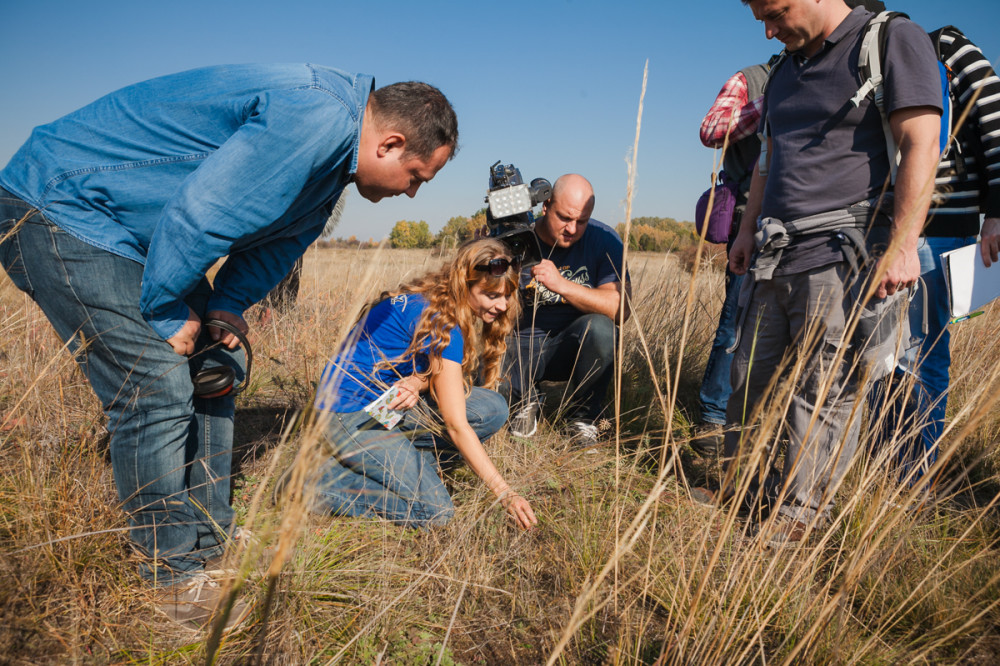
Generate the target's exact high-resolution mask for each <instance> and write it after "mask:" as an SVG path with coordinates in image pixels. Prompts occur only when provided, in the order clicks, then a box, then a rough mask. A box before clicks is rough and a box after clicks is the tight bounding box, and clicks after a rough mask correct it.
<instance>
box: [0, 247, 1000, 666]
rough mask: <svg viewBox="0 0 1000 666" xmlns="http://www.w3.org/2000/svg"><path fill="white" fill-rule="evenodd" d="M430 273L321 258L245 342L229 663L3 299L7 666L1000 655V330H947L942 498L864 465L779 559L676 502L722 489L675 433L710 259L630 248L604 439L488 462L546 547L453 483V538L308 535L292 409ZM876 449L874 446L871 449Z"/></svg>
mask: <svg viewBox="0 0 1000 666" xmlns="http://www.w3.org/2000/svg"><path fill="white" fill-rule="evenodd" d="M439 261H440V259H439V258H437V257H435V256H434V255H433V254H432V253H431V252H429V251H416V250H414V251H403V250H393V251H377V250H364V251H348V250H323V251H319V250H312V251H310V253H309V254H308V255H307V257H306V262H305V267H304V271H303V280H302V292H301V294H300V299H299V305H298V306H297V307H296V308H295V309H294V310H293V311H292V312H290V313H289V314H287V315H284V316H281V317H275V318H271V319H270V320H269V321H267V323H266V324H265V325H260V326H255V327H254V332H253V336H252V341H253V344H254V350H255V354H256V362H255V373H254V377H253V379H252V384H251V386H250V388H249V389H248V390H247V391H246V392H245V393H244V394H243V395H242V396H241V397H240V398H239V400H238V402H237V424H236V442H235V443H236V448H237V455H236V456H235V468H234V470H233V473H234V477H233V493H234V503H235V505H236V506H237V508H238V514H239V520H240V521H241V522H242V523H243V524H244V525H245V526H247V527H250V528H251V529H252V530H253V531H254V533H255V535H256V536H257V537H258V539H257V541H259V543H254V544H253V545H251V547H250V548H249V549H245V550H238V549H237V550H235V551H234V553H233V558H234V560H239V561H241V562H242V563H243V567H242V570H243V572H244V574H245V575H244V577H243V582H242V589H241V591H240V593H241V594H243V595H244V596H245V598H248V599H252V600H254V601H255V602H256V608H255V611H254V614H253V618H252V621H251V622H250V623H249V625H248V626H247V627H246V629H245V630H243V631H241V632H239V633H236V634H233V635H230V636H228V637H225V638H224V639H223V640H221V642H218V641H216V640H215V637H213V636H209V635H204V636H190V635H184V634H180V633H178V632H177V631H175V630H172V629H171V628H170V627H169V626H167V623H166V622H165V621H164V620H163V619H162V618H159V617H157V615H156V614H155V612H154V610H153V606H152V604H151V602H150V594H149V591H148V590H147V589H146V588H145V587H144V586H143V585H142V584H141V581H140V579H139V577H138V574H137V566H136V559H135V555H134V554H133V553H132V551H131V549H130V547H129V543H128V539H127V537H126V534H125V532H124V527H125V518H124V515H123V514H122V512H121V511H120V510H119V509H118V508H117V498H116V495H115V492H114V486H113V481H112V477H111V469H110V464H109V461H108V453H107V432H106V431H105V429H104V424H103V419H102V415H101V412H100V407H99V405H98V403H97V401H96V398H94V396H93V395H92V393H91V392H90V391H89V389H88V387H87V386H86V382H85V380H84V379H83V376H82V374H81V373H80V372H79V370H77V368H76V366H75V364H74V363H73V360H72V358H71V357H70V355H69V354H68V353H67V352H66V351H65V350H63V349H62V348H61V344H60V342H59V341H58V339H57V338H56V337H55V335H54V333H52V331H51V329H50V327H49V325H48V323H47V322H46V321H45V319H44V317H42V315H41V314H40V312H39V311H38V310H37V309H36V308H34V306H33V305H32V304H31V302H30V301H28V300H27V299H26V298H25V297H24V296H22V295H21V294H20V292H17V291H16V290H15V289H14V288H13V287H12V286H11V285H10V284H9V283H7V282H4V283H3V284H2V286H0V333H2V335H0V359H2V362H0V406H2V410H0V418H2V421H0V662H4V663H11V664H39V663H53V664H63V663H83V664H90V663H94V664H105V663H116V664H119V663H154V664H161V663H166V664H174V663H189V662H190V663H204V662H205V661H206V659H215V660H216V661H217V663H253V662H257V663H269V664H301V663H310V664H313V663H314V664H327V663H348V664H374V663H381V664H438V663H440V664H543V663H561V664H650V663H653V662H654V661H657V660H658V659H659V663H661V664H744V663H745V664H751V663H755V664H782V663H796V664H797V663H809V664H814V663H831V664H847V663H864V664H869V663H874V664H882V663H886V664H888V663H972V664H995V663H997V662H998V661H1000V607H998V605H1000V547H998V545H1000V544H998V538H1000V513H998V509H997V502H998V501H1000V457H998V454H997V452H996V442H997V439H998V434H1000V418H998V417H997V416H996V414H997V411H996V402H997V399H996V396H997V395H998V391H997V389H998V384H1000V370H998V368H1000V364H998V363H997V362H996V360H995V359H996V357H997V351H996V350H997V342H996V341H997V339H998V337H1000V323H998V321H1000V319H998V318H1000V311H997V310H994V311H991V312H989V313H987V315H986V316H983V317H978V318H976V319H974V320H970V321H968V322H965V323H962V324H961V325H959V326H957V327H955V329H954V338H953V350H954V362H953V367H952V372H953V381H954V388H953V392H952V398H951V402H950V404H949V416H950V417H951V420H950V424H952V425H951V427H950V428H949V429H948V431H947V432H946V433H945V436H944V440H943V442H942V448H943V454H942V460H941V463H940V469H941V482H940V484H939V496H938V500H937V501H936V502H934V503H933V504H930V505H928V506H926V507H925V508H923V510H920V511H915V510H907V509H906V508H905V507H906V506H907V505H908V504H909V503H910V502H909V500H911V499H916V498H918V496H919V491H920V488H916V489H913V490H910V489H909V488H907V487H906V486H901V485H899V484H897V483H894V482H892V480H891V478H892V477H891V475H889V474H887V473H886V471H885V466H884V462H885V461H884V460H882V459H881V458H879V457H878V456H868V455H862V456H859V457H858V460H857V463H856V464H855V466H854V468H853V469H852V471H851V473H850V474H849V476H848V479H847V482H846V483H845V484H844V485H843V486H842V487H841V488H840V489H839V492H838V495H837V503H836V509H835V512H834V520H833V522H832V524H831V525H829V526H826V527H823V528H821V529H818V530H816V531H815V532H814V533H813V534H812V538H811V539H810V540H809V542H808V544H807V545H805V546H802V547H799V548H793V549H782V550H774V549H769V548H767V547H766V546H765V545H764V543H763V541H762V540H761V539H760V538H758V537H757V536H756V535H755V531H754V530H753V529H752V528H751V525H750V523H749V522H748V521H747V520H746V519H745V518H744V517H743V516H741V515H738V514H737V512H736V507H733V508H731V509H729V508H722V509H719V508H712V507H706V506H701V505H698V504H695V503H693V502H692V501H691V500H690V497H689V495H688V488H689V487H691V486H695V485H700V484H702V483H704V482H705V481H706V480H708V479H711V478H713V477H714V476H715V475H716V474H717V473H718V470H717V469H716V468H715V466H714V465H713V464H709V463H706V462H704V461H702V460H700V459H698V458H697V457H696V456H694V455H693V454H692V453H691V450H690V448H689V446H688V444H687V439H688V438H689V437H690V435H691V426H690V422H691V420H692V419H693V417H694V416H695V415H696V402H697V400H696V398H697V388H698V385H699V383H700V379H701V373H702V370H703V368H704V363H705V359H706V357H707V354H708V349H709V346H710V344H711V336H712V333H713V331H714V325H715V319H716V317H717V313H718V309H719V307H720V305H721V301H722V292H723V286H722V276H721V274H720V273H719V272H718V271H717V270H715V269H713V268H711V267H710V266H709V264H710V261H709V259H705V260H703V265H704V268H703V270H700V271H698V272H697V274H696V275H695V276H694V277H692V275H691V273H690V272H689V271H688V270H686V269H685V268H683V267H682V266H681V262H679V261H678V260H677V258H676V257H675V256H673V255H670V254H642V253H638V254H636V253H632V254H630V255H629V265H630V267H631V272H632V276H633V282H634V294H633V297H634V298H633V300H634V304H635V305H634V316H633V317H632V319H631V320H630V321H629V322H628V323H627V325H626V326H625V328H624V335H623V357H622V364H621V372H622V378H621V381H620V386H621V389H620V391H619V396H620V410H619V418H617V419H614V418H612V419H609V421H608V423H607V424H605V425H606V426H607V428H606V431H605V437H606V442H607V443H606V445H605V446H603V447H602V448H601V449H600V450H598V451H597V452H596V453H594V452H589V453H585V452H580V451H577V450H573V449H571V448H570V447H569V445H568V444H567V442H566V441H565V440H564V439H563V438H562V437H561V436H560V434H559V432H558V430H556V429H552V428H550V427H543V428H541V429H540V431H539V435H538V436H536V437H535V438H532V439H531V440H525V439H519V438H515V437H512V436H510V435H508V433H507V432H506V430H504V431H502V432H501V433H500V434H499V435H498V436H497V437H495V438H493V439H492V440H490V441H489V443H488V444H487V448H488V450H489V451H490V454H491V456H492V457H493V459H494V461H495V462H496V463H497V465H498V466H499V467H500V468H501V470H502V471H503V474H504V476H505V477H506V479H507V480H508V481H509V482H510V483H511V485H512V487H514V488H515V489H516V490H517V491H518V492H519V493H521V494H523V495H524V496H525V497H527V498H528V499H529V500H530V501H531V502H532V505H533V507H534V508H535V511H536V513H537V514H538V517H539V519H540V525H539V527H538V529H536V530H533V531H532V532H529V533H526V532H521V531H519V530H517V529H516V528H514V527H513V526H512V525H511V524H510V523H509V522H508V520H507V519H506V518H505V516H504V513H503V511H502V509H501V508H500V507H498V506H496V505H495V503H494V502H493V501H492V498H491V497H490V496H489V495H488V492H487V491H486V490H485V489H484V486H483V484H481V483H480V482H479V481H478V480H477V479H476V478H475V477H474V476H473V475H472V474H471V473H470V472H468V471H467V470H465V469H459V470H458V471H457V472H456V473H455V474H454V475H453V476H451V477H450V479H449V481H450V484H451V487H452V489H453V494H454V496H455V500H456V504H457V506H458V510H457V514H456V518H455V519H454V521H452V523H450V524H449V525H448V526H446V527H444V528H440V529H436V530H434V531H416V530H406V529H402V528H399V527H396V526H394V525H391V524H388V523H385V522H381V521H376V520H353V519H350V520H349V519H330V518H325V517H320V516H315V515H310V514H309V513H308V512H307V511H306V510H305V508H304V502H305V501H306V500H303V499H301V498H299V499H297V500H293V501H290V502H288V503H287V504H285V505H283V506H282V508H281V510H279V509H277V508H275V507H273V506H272V505H271V502H270V491H271V488H272V486H273V481H274V478H275V476H276V474H277V473H279V472H280V471H281V470H283V469H284V468H285V467H287V466H288V465H289V464H291V463H292V462H293V461H295V460H299V461H301V462H302V463H303V469H309V468H314V467H315V462H316V460H317V458H318V457H319V456H320V455H321V454H320V453H319V448H320V447H319V445H318V437H317V434H316V430H317V426H316V424H315V423H313V422H312V419H311V418H310V417H309V415H308V414H305V415H302V414H301V412H300V410H302V409H303V408H305V407H306V406H307V405H308V404H309V403H310V398H311V394H312V392H313V390H314V386H315V381H316V380H317V378H318V377H319V375H320V371H321V370H322V368H323V365H324V363H325V361H326V359H327V357H328V356H329V355H330V353H331V352H332V350H334V349H335V348H336V346H337V344H338V342H339V341H340V340H341V339H342V337H343V335H344V334H345V332H346V327H347V326H349V324H350V323H351V322H352V321H353V319H354V316H355V313H356V311H357V308H358V307H359V306H360V305H361V304H362V303H363V302H364V301H365V299H367V298H369V297H371V296H372V295H373V294H375V293H377V292H378V291H380V290H381V289H383V288H386V287H390V286H394V285H395V284H396V283H397V282H398V281H399V280H401V279H404V278H405V277H406V276H410V275H413V274H415V273H419V272H423V271H424V270H426V269H428V268H430V267H433V266H434V265H436V263H437V262H439ZM254 318H255V313H253V312H251V313H248V319H249V320H251V322H253V320H254ZM789 372H791V373H794V372H795V368H791V369H790V370H789ZM773 393H774V394H773V396H772V397H771V399H770V400H769V401H768V404H769V405H770V407H769V408H768V409H767V410H766V411H765V413H764V414H763V415H762V416H761V419H760V422H761V424H762V425H761V427H760V428H758V429H756V430H754V431H753V434H752V435H751V437H750V438H749V440H748V449H749V450H751V452H752V455H757V456H758V457H760V458H761V459H763V457H764V456H765V455H766V454H767V452H768V451H769V450H777V448H778V447H772V448H771V449H769V448H768V446H767V445H768V444H769V443H774V442H777V441H779V437H778V434H777V431H778V427H777V426H778V425H779V424H780V422H781V418H782V414H783V413H784V412H783V410H784V406H785V402H784V401H785V400H786V399H787V394H788V391H787V382H782V383H779V384H778V385H777V386H776V390H775V391H774V392H773ZM877 417H878V415H877V414H876V415H874V416H873V417H872V419H871V420H872V421H876V420H877ZM903 434H905V433H900V436H902V435H903ZM862 438H863V445H862V446H863V447H864V442H866V441H867V440H869V439H870V437H868V435H867V430H864V431H863V432H862ZM883 457H884V456H883ZM761 464H763V462H761ZM265 546H268V547H270V548H269V549H268V550H267V551H266V553H265V552H263V548H264V547H265Z"/></svg>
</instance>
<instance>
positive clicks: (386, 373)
mask: <svg viewBox="0 0 1000 666" xmlns="http://www.w3.org/2000/svg"><path fill="white" fill-rule="evenodd" d="M519 268H520V266H519V264H518V263H517V262H515V261H514V260H512V259H511V258H510V251H509V250H508V249H507V248H506V246H505V245H503V244H502V243H501V242H499V241H497V240H493V239H484V240H478V241H472V242H470V243H467V244H465V245H463V246H462V247H460V248H459V250H458V254H457V255H456V257H455V259H454V260H453V261H451V262H450V263H448V264H446V265H445V266H444V267H442V268H441V269H440V270H437V271H433V272H431V273H428V274H426V275H424V276H423V277H420V278H417V279H415V280H413V281H411V282H408V283H406V284H404V285H402V286H400V287H399V288H398V289H396V290H393V291H387V292H384V293H383V294H382V295H381V296H379V297H378V298H377V299H376V300H375V301H374V302H373V303H372V304H370V305H369V307H368V308H367V312H366V313H365V314H363V315H362V317H361V319H360V320H359V322H358V323H357V324H356V325H355V327H354V329H353V330H352V331H351V334H350V336H349V337H348V342H347V343H346V344H345V345H344V347H343V348H342V349H341V351H340V352H339V353H338V354H337V356H336V358H334V359H333V360H332V361H331V362H330V363H329V364H328V365H327V367H326V369H325V370H324V372H323V377H322V379H321V382H320V389H319V392H318V397H317V400H316V406H317V407H318V408H320V409H323V410H326V411H330V412H333V414H332V418H331V421H330V424H329V426H328V427H327V429H326V438H327V442H328V444H329V445H330V448H331V450H332V452H333V455H332V456H331V457H330V459H329V460H328V461H327V462H326V464H325V469H324V470H323V478H322V481H321V482H320V484H319V486H318V494H319V498H320V503H321V505H322V506H323V507H324V508H325V509H327V510H328V511H329V512H330V513H332V514H334V515H341V516H361V515H371V514H372V513H373V512H374V513H376V514H378V515H381V516H383V517H385V518H387V519H388V520H391V521H393V522H396V523H400V524H403V525H409V526H424V527H426V526H430V525H440V524H443V523H445V522H447V521H448V520H449V519H450V518H451V517H452V515H453V514H454V511H455V510H454V505H453V504H452V502H451V497H450V496H449V494H448V491H447V489H446V488H445V487H444V484H443V483H442V481H441V478H440V475H439V471H438V457H439V456H441V457H442V458H451V459H454V458H455V452H456V451H457V453H459V454H461V456H462V458H464V459H465V462H466V463H467V464H468V465H469V467H471V468H472V470H473V471H474V472H475V473H476V474H477V475H478V476H479V478H481V479H482V480H483V481H484V482H485V483H486V485H487V486H488V487H489V488H490V490H492V491H493V493H494V494H495V495H496V496H497V497H498V498H499V500H500V502H501V503H502V504H503V506H504V508H505V509H506V510H507V513H509V514H510V515H511V516H512V517H513V518H514V519H515V520H516V521H517V523H518V524H519V525H520V526H521V527H523V528H526V529H527V528H530V527H531V526H533V525H535V524H536V523H537V520H536V519H535V515H534V513H533V512H532V510H531V506H530V505H529V504H528V502H527V500H525V499H524V498H523V497H521V496H520V495H518V494H517V493H515V492H514V491H512V490H511V488H510V486H509V485H508V484H507V482H506V481H504V479H503V477H502V476H501V475H500V472H499V471H497V469H496V467H495V466H494V465H493V463H492V462H491V461H490V458H489V456H488V455H487V454H486V451H485V449H484V448H483V445H482V441H483V440H485V439H486V438H488V437H490V436H491V435H493V434H494V433H495V432H497V431H498V430H499V429H500V428H501V427H503V424H504V423H505V422H506V420H507V402H506V400H505V399H504V398H503V397H502V396H501V395H500V394H498V393H497V392H495V391H493V390H490V389H488V388H481V387H474V386H472V380H473V379H474V378H476V377H477V376H481V377H482V379H483V382H482V383H483V385H484V386H486V387H491V388H492V387H496V385H497V384H498V383H499V380H500V362H501V359H502V358H503V354H504V351H505V350H506V339H507V335H508V334H509V333H510V331H511V328H512V327H513V325H514V322H516V321H517V317H518V314H519V312H520V302H519V300H518V297H517V286H518V272H519ZM390 388H392V389H393V396H392V397H391V399H389V400H388V402H387V403H386V405H385V406H386V407H388V409H389V410H396V411H398V412H402V413H403V418H402V420H401V421H399V422H398V424H395V425H392V426H391V427H389V428H386V426H385V425H383V423H384V422H385V421H384V420H383V421H381V422H380V421H379V420H376V416H380V417H383V418H384V417H385V416H391V414H392V413H391V412H389V413H388V414H385V412H386V410H382V413H380V414H374V415H373V414H370V413H369V411H372V410H371V409H370V410H369V411H365V407H367V406H369V405H371V404H372V403H373V402H375V401H376V400H377V399H378V398H379V397H380V396H382V395H383V394H384V393H386V391H387V389H390ZM421 395H424V396H425V397H424V399H421ZM389 423H390V424H391V421H389ZM449 454H450V455H449Z"/></svg>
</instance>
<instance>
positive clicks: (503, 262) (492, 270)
mask: <svg viewBox="0 0 1000 666" xmlns="http://www.w3.org/2000/svg"><path fill="white" fill-rule="evenodd" d="M511 266H513V267H514V269H515V270H520V268H521V258H520V257H517V258H515V259H508V258H507V257H497V258H496V259H490V261H489V263H486V264H479V265H478V266H476V267H475V268H476V270H477V271H483V272H484V273H489V274H490V275H492V276H493V277H500V276H501V275H503V274H504V273H506V272H507V269H508V268H510V267H511Z"/></svg>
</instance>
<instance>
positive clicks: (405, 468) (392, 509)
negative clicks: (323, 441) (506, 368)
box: [318, 387, 507, 527]
mask: <svg viewBox="0 0 1000 666" xmlns="http://www.w3.org/2000/svg"><path fill="white" fill-rule="evenodd" d="M465 411H466V417H467V418H468V420H469V425H471V426H472V429H473V430H474V431H475V432H476V436H477V437H479V440H480V441H485V440H486V439H487V438H488V437H490V436H492V435H493V434H494V433H496V432H497V431H498V430H500V428H502V427H503V424H504V423H506V421H507V401H506V400H505V399H504V398H503V396H501V395H500V394H499V393H496V392H495V391H490V390H487V389H484V388H479V387H473V388H472V393H470V394H469V396H468V397H467V398H466V401H465ZM443 432H444V426H443V424H442V423H441V418H440V416H439V415H438V414H437V412H436V411H435V410H434V409H433V407H432V408H431V409H422V408H414V409H411V410H409V411H408V412H407V413H406V416H405V417H404V418H403V420H402V421H401V422H400V423H399V424H397V425H396V427H394V428H393V429H392V430H386V429H385V427H384V426H383V425H382V424H380V423H378V422H377V421H375V420H374V419H372V418H371V417H370V416H369V415H368V414H367V413H366V412H364V411H358V412H346V413H337V414H333V415H332V420H331V421H330V425H329V426H327V430H326V438H327V441H328V443H329V445H330V446H331V448H332V449H333V454H334V455H333V456H332V457H330V458H329V459H328V461H327V462H326V467H325V469H324V471H323V478H322V479H321V481H320V483H319V486H318V495H319V502H320V505H321V506H322V507H323V508H324V509H326V510H327V511H329V512H330V513H332V514H334V515H339V516H371V515H373V514H377V515H380V516H382V517H383V518H385V519H387V520H391V521H392V522H394V523H398V524H400V525H404V526H406V527H431V526H434V525H443V524H445V523H447V522H448V521H449V520H450V519H451V517H452V516H453V515H454V513H455V506H454V505H453V504H452V502H451V496H450V495H449V494H448V489H447V488H445V486H444V483H443V482H442V480H441V476H440V471H439V468H438V461H439V459H440V460H441V462H444V463H447V462H451V461H452V460H454V459H456V458H457V456H458V451H457V450H456V449H455V446H454V445H453V444H452V443H451V442H450V441H448V440H447V439H446V438H445V437H444V436H443V435H442V434H441V433H443Z"/></svg>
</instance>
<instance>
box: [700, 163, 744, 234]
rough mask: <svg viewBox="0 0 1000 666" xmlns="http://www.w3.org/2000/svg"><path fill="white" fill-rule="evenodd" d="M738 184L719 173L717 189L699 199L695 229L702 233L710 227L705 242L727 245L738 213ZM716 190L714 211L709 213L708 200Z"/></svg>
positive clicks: (722, 172) (724, 174) (713, 204)
mask: <svg viewBox="0 0 1000 666" xmlns="http://www.w3.org/2000/svg"><path fill="white" fill-rule="evenodd" d="M737 187H738V183H737V182H736V181H734V180H732V179H731V178H730V177H729V176H727V175H726V172H725V171H719V180H718V182H717V183H716V184H715V187H711V188H709V189H707V190H705V192H704V194H702V195H701V197H699V199H698V204H697V205H696V206H695V209H694V227H695V229H697V230H698V233H699V234H700V233H701V228H702V226H704V225H706V224H707V225H708V230H707V231H706V232H705V240H707V241H708V242H709V243H726V242H728V241H729V232H730V230H731V229H732V226H733V215H734V214H735V213H736V196H737ZM712 190H715V199H714V200H713V201H712V210H711V212H709V211H708V199H709V197H710V196H711V195H712Z"/></svg>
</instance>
